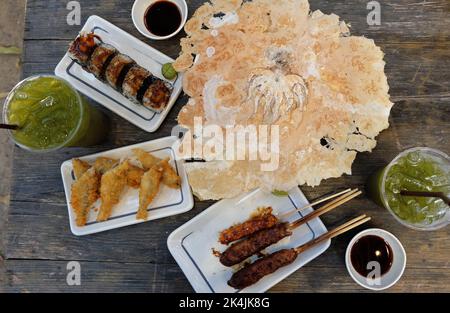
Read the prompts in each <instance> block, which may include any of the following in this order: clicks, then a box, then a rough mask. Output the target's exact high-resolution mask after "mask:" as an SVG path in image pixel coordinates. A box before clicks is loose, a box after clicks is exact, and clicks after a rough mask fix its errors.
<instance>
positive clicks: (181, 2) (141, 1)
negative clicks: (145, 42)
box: [131, 0, 189, 40]
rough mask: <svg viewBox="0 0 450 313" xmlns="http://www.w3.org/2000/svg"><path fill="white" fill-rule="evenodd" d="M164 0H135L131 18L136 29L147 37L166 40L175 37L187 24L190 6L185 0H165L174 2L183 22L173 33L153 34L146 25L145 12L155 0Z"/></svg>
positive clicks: (156, 0)
mask: <svg viewBox="0 0 450 313" xmlns="http://www.w3.org/2000/svg"><path fill="white" fill-rule="evenodd" d="M158 1H162V0H136V1H134V4H133V8H132V10H131V18H132V19H133V24H134V26H135V27H136V29H137V30H138V31H139V32H140V33H141V34H142V35H144V36H145V37H147V38H150V39H152V40H165V39H169V38H172V37H174V36H175V35H177V34H178V33H179V32H180V31H181V30H182V29H183V27H184V25H185V24H186V21H187V18H188V13H189V11H188V6H187V3H186V1H185V0H163V1H168V2H172V3H174V4H175V5H176V6H177V7H178V9H179V10H180V13H181V24H180V26H179V27H178V29H177V30H176V31H175V32H173V33H172V34H169V35H167V36H157V35H155V34H152V33H151V32H150V31H149V30H148V29H147V27H146V26H145V13H146V12H147V9H148V8H149V7H150V6H151V5H152V4H154V3H155V2H158Z"/></svg>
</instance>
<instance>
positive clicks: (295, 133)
mask: <svg viewBox="0 0 450 313" xmlns="http://www.w3.org/2000/svg"><path fill="white" fill-rule="evenodd" d="M185 29H186V32H187V34H188V37H187V38H184V39H182V42H181V45H182V53H181V55H180V57H179V58H178V59H177V60H176V62H175V64H174V66H175V68H176V69H177V70H178V71H181V72H185V75H184V83H183V87H184V91H185V92H186V93H187V94H188V95H189V97H190V98H191V100H190V101H189V104H188V105H186V106H185V107H184V108H183V110H182V111H181V112H180V114H179V117H178V121H179V124H180V125H181V126H183V127H186V128H188V129H189V130H190V131H191V132H190V133H189V134H188V136H190V135H191V134H192V133H193V131H194V130H193V125H194V118H195V117H199V118H201V119H202V120H203V122H204V123H205V124H206V125H207V124H218V125H220V126H223V127H225V126H227V125H262V124H270V125H278V126H279V127H280V130H281V131H280V136H281V143H280V167H279V168H278V169H277V170H276V171H270V172H266V171H262V170H261V167H260V164H259V163H258V161H221V160H207V162H204V163H188V164H186V169H187V172H188V175H189V181H190V184H191V186H192V188H193V191H194V193H195V194H196V195H197V196H198V197H199V198H200V199H222V198H230V197H234V196H237V195H239V194H241V193H243V192H246V191H250V190H252V189H255V188H257V187H262V188H263V189H265V190H267V191H273V190H290V189H292V188H293V187H295V186H297V185H304V184H307V185H309V186H316V185H319V184H320V183H321V181H322V180H323V179H327V178H332V177H340V176H341V175H342V174H351V166H352V163H353V161H354V160H355V157H356V154H357V152H364V151H371V150H372V149H374V147H375V146H376V140H375V138H376V136H377V135H378V134H379V133H380V132H381V131H382V130H384V129H386V128H387V127H388V126H389V123H388V118H389V114H390V110H391V108H392V105H393V103H391V101H390V99H389V93H388V92H389V86H388V83H387V79H386V75H385V73H384V67H385V62H384V61H383V56H384V55H383V52H382V51H381V50H380V48H379V47H377V46H376V45H375V43H374V41H373V40H370V39H367V38H364V37H356V36H350V33H349V29H348V26H347V25H346V24H345V23H344V22H341V21H339V17H338V16H337V15H334V14H331V15H326V14H323V13H322V12H320V11H315V12H310V8H309V3H308V1H307V0H282V1H272V0H253V1H251V2H243V1H240V0H233V1H230V0H214V1H212V2H211V3H206V4H204V5H203V6H201V7H200V8H199V9H198V10H197V11H196V12H195V14H194V15H193V17H192V19H191V20H190V21H189V22H188V23H187V24H186V28H185ZM195 58H196V59H195ZM194 59H195V62H194ZM267 94H270V95H272V96H271V97H272V99H270V100H267V99H266V98H267V97H266V96H267ZM274 95H275V96H274ZM255 99H258V101H256V100H255ZM274 99H275V100H276V101H273V100H274ZM287 99H290V100H289V101H288V100H287ZM292 99H294V100H295V101H293V100H292ZM188 139H191V138H185V140H188Z"/></svg>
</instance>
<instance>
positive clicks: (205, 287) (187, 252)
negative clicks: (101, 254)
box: [167, 188, 331, 293]
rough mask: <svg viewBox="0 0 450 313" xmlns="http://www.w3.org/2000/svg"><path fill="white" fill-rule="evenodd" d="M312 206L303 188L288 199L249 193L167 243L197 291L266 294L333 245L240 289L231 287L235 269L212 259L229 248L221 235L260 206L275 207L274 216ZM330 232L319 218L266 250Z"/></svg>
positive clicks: (179, 231)
mask: <svg viewBox="0 0 450 313" xmlns="http://www.w3.org/2000/svg"><path fill="white" fill-rule="evenodd" d="M307 204H308V200H307V199H306V198H305V196H304V195H303V193H302V192H301V191H300V189H299V188H295V189H294V190H292V191H291V192H290V193H289V196H288V197H276V196H274V195H272V194H268V193H265V192H264V191H262V190H256V191H253V192H251V193H249V194H247V195H244V196H241V197H238V198H235V199H230V200H223V201H220V202H218V203H216V204H215V205H213V206H211V207H210V208H209V209H207V210H206V211H204V212H203V213H201V214H200V215H198V216H197V217H195V218H194V219H192V220H191V221H189V222H188V223H186V224H185V225H183V226H181V227H180V228H178V229H177V230H175V231H174V232H173V233H172V234H171V235H170V236H169V238H168V240H167V244H168V247H169V250H170V252H171V253H172V256H173V257H174V258H175V260H176V261H177V263H178V265H179V266H180V267H181V269H182V270H183V272H184V274H185V275H186V277H187V279H188V280H189V282H190V283H191V285H192V287H193V288H194V289H195V291H196V292H199V293H235V292H243V293H261V292H265V291H267V290H268V289H270V288H271V287H273V286H274V285H276V284H277V283H279V282H280V281H282V280H283V279H285V278H286V277H288V276H289V275H291V274H292V273H294V272H295V271H297V270H298V269H299V268H301V267H302V266H304V265H305V264H307V263H308V262H310V261H311V260H313V259H314V258H316V257H318V256H319V255H320V254H322V253H323V252H325V251H326V250H327V249H328V247H329V246H330V243H331V241H330V240H328V241H326V242H324V243H322V244H320V245H318V246H316V247H314V248H312V249H310V250H308V251H307V252H305V253H303V254H301V255H299V256H298V258H297V260H296V261H295V262H294V263H293V264H291V265H289V266H287V267H284V268H282V269H280V270H278V271H277V272H275V273H274V274H272V275H269V276H267V277H265V278H263V279H262V280H261V281H259V282H258V283H257V284H255V285H253V286H250V287H248V288H246V289H244V290H241V291H238V290H235V289H233V288H231V287H229V286H228V285H227V281H228V280H229V279H230V278H231V276H232V274H233V273H234V272H235V270H236V269H235V268H228V267H225V266H223V265H222V264H221V263H220V262H219V259H218V258H217V257H216V256H214V255H213V252H212V251H213V250H212V249H214V250H216V251H221V252H222V251H224V250H225V249H226V246H224V245H222V244H220V243H219V242H218V237H219V232H220V231H222V230H224V229H226V228H228V227H230V226H232V225H234V224H236V223H239V222H243V221H246V220H247V219H248V218H249V217H250V215H251V214H252V213H253V212H254V211H255V210H256V209H257V208H258V207H264V206H272V208H273V209H274V213H275V214H277V213H283V212H288V211H291V210H293V209H294V208H301V207H304V206H305V205H307ZM312 211H313V209H307V210H304V211H303V212H301V213H298V214H294V215H293V216H292V217H291V218H290V219H289V221H294V220H297V219H299V218H300V217H301V216H304V215H306V214H308V213H310V212H312ZM326 231H327V229H326V228H325V226H324V225H323V223H322V221H321V220H320V219H319V218H317V219H314V220H312V221H311V222H309V223H308V224H307V225H303V226H302V227H300V228H298V229H296V230H295V231H294V234H293V235H292V236H291V237H290V238H287V239H284V240H282V241H281V242H279V243H278V244H276V245H274V246H272V247H269V248H268V249H266V252H269V253H270V252H274V251H278V250H280V249H284V248H294V247H297V246H300V245H302V244H304V243H306V242H308V241H310V240H312V239H313V238H315V237H318V236H320V235H322V234H324V233H325V232H326Z"/></svg>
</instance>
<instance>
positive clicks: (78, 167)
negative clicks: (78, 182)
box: [72, 159, 91, 179]
mask: <svg viewBox="0 0 450 313" xmlns="http://www.w3.org/2000/svg"><path fill="white" fill-rule="evenodd" d="M72 166H73V173H74V174H75V179H80V178H81V176H83V174H84V173H86V172H87V171H88V170H89V169H90V168H91V165H90V164H89V163H87V162H84V161H81V160H79V159H73V160H72Z"/></svg>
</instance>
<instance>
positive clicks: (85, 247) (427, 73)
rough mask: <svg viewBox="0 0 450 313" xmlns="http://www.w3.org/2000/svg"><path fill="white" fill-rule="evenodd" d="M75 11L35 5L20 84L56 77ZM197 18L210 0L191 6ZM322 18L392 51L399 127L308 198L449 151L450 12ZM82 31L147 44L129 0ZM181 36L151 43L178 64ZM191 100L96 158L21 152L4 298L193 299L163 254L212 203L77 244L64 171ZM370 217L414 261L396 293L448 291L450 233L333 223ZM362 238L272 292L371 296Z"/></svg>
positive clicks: (351, 6)
mask: <svg viewBox="0 0 450 313" xmlns="http://www.w3.org/2000/svg"><path fill="white" fill-rule="evenodd" d="M66 2H67V1H60V0H51V1H48V0H46V1H43V0H29V1H28V5H27V7H28V8H27V17H26V32H25V49H24V57H23V76H24V77H27V76H30V75H33V74H37V73H51V72H53V70H54V68H55V66H56V64H57V63H58V61H59V60H60V59H61V57H62V56H63V55H64V53H65V51H66V48H67V46H68V43H69V42H70V40H72V39H73V38H74V37H75V36H76V35H77V33H78V31H79V29H80V27H79V26H68V25H67V23H66V15H67V13H68V10H67V9H66ZM187 2H188V4H189V8H190V11H191V13H192V12H193V11H194V10H195V9H196V8H197V7H198V6H199V5H200V4H201V3H202V2H203V1H202V0H188V1H187ZM312 2H313V3H312V8H313V9H320V10H322V11H323V12H325V13H332V12H334V13H336V14H338V15H340V16H341V18H343V19H344V20H345V21H347V22H349V23H351V25H352V33H353V34H355V35H364V36H367V37H370V38H373V39H375V41H376V43H377V44H378V45H380V46H381V47H382V49H383V51H384V52H385V53H386V58H385V59H386V62H387V66H386V73H387V75H388V78H389V83H390V86H391V95H392V99H393V101H395V103H396V105H395V107H394V109H393V111H392V116H391V127H390V128H389V130H387V131H385V132H383V133H382V134H381V135H380V136H379V138H378V146H377V148H376V150H375V151H374V152H373V153H364V154H359V155H358V158H357V160H356V162H355V164H354V166H353V176H351V177H343V178H339V179H332V180H328V181H326V182H324V183H323V184H322V185H321V186H320V187H318V188H315V189H313V188H302V190H303V191H304V192H305V194H306V195H307V197H309V198H310V199H312V198H316V197H319V196H320V195H322V194H325V193H328V192H330V191H333V190H336V189H339V188H343V187H348V186H354V187H360V188H363V187H364V183H365V180H366V179H367V177H368V175H369V174H371V173H372V172H373V171H374V170H375V169H377V168H379V167H380V166H383V165H385V164H386V163H387V162H388V161H390V160H391V159H392V158H393V157H394V156H395V155H397V153H399V152H400V151H402V150H405V149H407V148H410V147H414V146H429V147H433V148H438V149H441V150H443V151H444V152H447V153H449V152H450V148H449V145H448V144H449V137H450V127H449V118H450V92H449V87H450V19H448V13H449V12H450V3H449V2H448V1H447V0H435V1H432V2H427V1H409V0H397V1H380V2H381V4H382V24H381V26H368V24H367V22H366V16H367V14H368V12H369V11H368V10H367V9H366V5H367V2H368V1H358V0H351V1H349V0H346V1H325V0H316V1H312ZM80 3H81V9H82V23H84V21H85V20H86V19H87V18H88V17H89V15H91V14H96V15H99V16H101V17H104V18H106V19H107V20H109V21H111V22H112V23H114V24H116V25H117V26H119V27H121V28H122V29H124V30H125V31H128V32H130V33H131V34H133V35H135V36H137V37H138V38H141V39H143V40H144V38H143V37H142V36H140V35H139V34H138V32H137V30H136V29H135V28H134V26H133V24H132V21H131V18H130V11H131V5H132V1H124V0H104V1H101V0H89V1H88V0H83V1H80ZM181 37H182V35H180V36H178V37H176V38H174V39H172V40H169V41H163V42H149V41H148V40H145V41H146V42H148V43H150V44H151V45H153V46H154V47H155V48H157V49H160V50H161V51H163V52H164V53H167V54H168V55H170V56H172V57H176V56H177V55H178V52H179V45H178V42H179V39H180V38H181ZM186 101H187V98H186V97H185V96H183V97H181V98H180V99H179V101H178V102H177V104H176V106H175V108H174V109H173V110H172V112H171V113H170V115H169V116H168V118H167V120H166V122H165V123H164V124H163V126H162V127H161V129H160V130H159V131H158V132H156V133H154V134H148V133H145V132H143V131H141V130H139V129H138V128H136V127H134V126H133V125H131V124H130V123H128V122H127V121H125V120H124V119H122V118H120V117H118V116H116V115H114V114H111V113H109V114H110V116H111V119H112V121H113V130H112V132H111V135H110V137H109V140H108V142H107V143H105V144H103V145H101V146H98V147H94V148H90V149H67V150H63V151H61V152H58V153H51V154H46V155H37V154H31V153H28V152H26V151H23V150H20V149H18V148H17V149H15V154H14V172H13V173H14V174H13V179H14V181H13V187H12V194H11V207H10V212H9V223H8V227H7V229H6V230H3V231H5V232H6V234H5V235H6V253H5V258H6V259H5V262H4V263H5V266H6V269H7V280H6V283H4V284H2V285H0V291H17V292H30V291H31V292H32V291H38V292H50V291H52V292H55V291H67V292H120V291H121V292H191V291H192V288H191V287H190V285H189V283H188V281H187V279H186V278H185V276H184V275H183V273H182V272H181V270H180V269H179V267H178V265H177V264H176V263H175V261H174V260H173V258H172V257H171V255H170V253H169V251H168V250H167V247H166V239H167V236H168V235H169V234H170V233H171V232H172V231H173V230H175V229H176V228H177V227H179V226H181V225H182V224H184V223H185V222H187V221H189V220H190V219H191V218H193V217H194V216H196V215H197V214H199V213H200V212H201V211H202V210H204V209H205V208H207V207H208V206H210V205H211V204H212V202H198V201H197V202H196V205H195V209H194V210H193V211H191V212H190V213H188V214H184V215H180V216H175V217H171V218H167V219H164V220H159V221H155V222H149V223H145V224H141V225H138V226H132V227H127V228H123V229H118V230H114V231H110V232H106V233H102V234H97V235H92V236H87V237H82V238H78V237H75V236H73V235H72V234H71V232H70V229H69V221H68V215H67V206H66V201H65V197H64V190H63V185H62V182H61V176H60V172H59V169H60V165H61V163H62V162H63V161H65V160H67V159H70V158H72V157H76V156H81V155H86V154H91V153H95V152H99V151H105V150H109V149H112V148H116V147H121V146H126V145H130V144H134V143H139V142H144V141H148V140H152V139H156V138H160V137H164V136H166V135H168V134H169V133H170V130H171V129H172V127H173V126H174V125H175V118H176V116H177V113H178V112H179V110H180V108H181V107H182V106H183V105H184V104H185V103H186ZM358 213H366V214H368V215H371V216H372V217H373V221H372V222H371V225H370V226H373V227H381V228H384V229H386V230H388V231H391V232H392V233H394V234H395V235H397V236H398V237H399V238H400V240H401V241H402V242H403V244H404V246H405V249H406V251H407V254H408V265H407V269H406V272H405V274H404V276H403V278H402V279H401V280H400V282H399V283H398V284H397V285H396V286H395V287H394V288H392V289H390V290H389V291H391V292H393V291H395V292H399V291H410V292H438V291H446V292H450V262H449V261H450V239H449V238H450V228H449V227H448V228H447V229H444V230H441V231H436V232H429V233H423V232H416V231H412V230H409V229H407V228H405V227H403V226H401V225H399V224H398V223H397V222H396V221H395V220H394V219H393V218H392V217H391V216H390V215H389V213H388V212H387V211H386V210H384V209H381V208H378V207H377V206H375V205H374V204H373V203H372V202H370V201H369V200H368V199H366V198H365V197H361V198H360V199H358V200H355V201H353V202H351V204H349V205H347V206H346V208H344V209H341V210H339V211H338V212H335V213H332V214H330V215H327V216H326V217H325V218H324V221H325V223H326V224H327V225H329V226H332V225H335V224H337V223H338V222H339V221H342V220H344V219H346V218H348V217H350V216H354V215H356V214H358ZM354 234H355V232H353V233H352V234H348V235H347V236H344V237H342V238H339V239H337V240H335V241H334V242H333V244H332V246H331V248H330V249H329V250H328V251H327V252H326V253H325V254H324V255H322V256H320V257H319V258H317V259H316V260H314V261H313V262H311V263H310V264H308V265H307V266H305V267H304V268H302V269H301V270H299V271H297V272H296V273H295V274H293V275H292V276H290V277H289V278H288V279H286V280H285V281H283V282H281V283H280V284H278V285H277V286H276V287H274V288H273V289H272V291H273V292H362V291H364V290H363V289H362V288H360V287H359V286H358V285H356V284H355V283H354V282H353V281H352V279H351V278H350V277H349V275H348V274H347V271H346V269H345V263H344V252H345V248H346V246H347V244H348V242H349V240H350V238H351V236H352V235H354ZM68 261H79V262H80V264H81V271H82V285H81V286H68V285H67V284H66V275H67V270H66V266H67V263H68Z"/></svg>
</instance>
